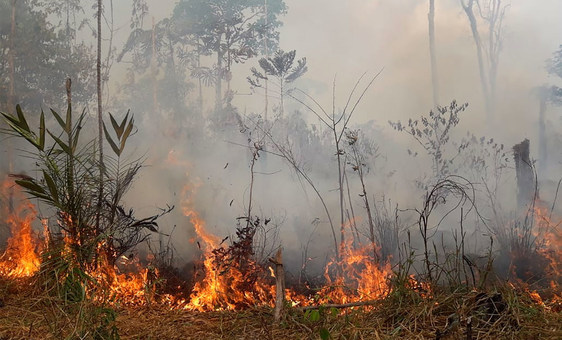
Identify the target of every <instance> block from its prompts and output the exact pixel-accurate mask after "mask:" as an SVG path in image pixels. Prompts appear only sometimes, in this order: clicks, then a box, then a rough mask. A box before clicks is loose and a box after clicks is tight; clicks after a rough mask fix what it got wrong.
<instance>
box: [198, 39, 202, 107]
mask: <svg viewBox="0 0 562 340" xmlns="http://www.w3.org/2000/svg"><path fill="white" fill-rule="evenodd" d="M200 67H201V46H200V45H199V38H197V68H198V69H199V68H200ZM197 80H198V83H199V84H198V85H199V99H198V100H199V110H201V114H203V82H202V80H201V77H197Z"/></svg>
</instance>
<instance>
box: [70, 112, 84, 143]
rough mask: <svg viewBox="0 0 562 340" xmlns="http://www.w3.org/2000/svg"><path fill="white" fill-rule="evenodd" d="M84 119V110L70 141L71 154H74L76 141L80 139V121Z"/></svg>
mask: <svg viewBox="0 0 562 340" xmlns="http://www.w3.org/2000/svg"><path fill="white" fill-rule="evenodd" d="M84 117H86V109H84V110H82V114H81V115H80V118H78V122H77V123H76V129H75V130H74V140H73V141H72V152H73V153H75V152H76V147H77V145H78V140H79V137H80V131H82V121H83V120H84Z"/></svg>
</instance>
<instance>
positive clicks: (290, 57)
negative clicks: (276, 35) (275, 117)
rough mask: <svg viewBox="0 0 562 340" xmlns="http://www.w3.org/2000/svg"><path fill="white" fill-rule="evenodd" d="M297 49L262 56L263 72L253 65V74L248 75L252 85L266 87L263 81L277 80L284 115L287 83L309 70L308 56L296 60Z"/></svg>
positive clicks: (280, 108)
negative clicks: (265, 56) (270, 55)
mask: <svg viewBox="0 0 562 340" xmlns="http://www.w3.org/2000/svg"><path fill="white" fill-rule="evenodd" d="M295 55H296V51H295V50H292V51H289V52H284V51H283V50H278V51H277V52H276V53H275V55H274V56H273V58H271V57H268V58H261V59H260V60H259V64H260V67H261V68H262V70H263V73H262V72H260V71H258V70H257V69H256V68H255V67H252V76H253V78H251V77H248V78H247V79H248V82H249V83H250V85H251V86H252V87H254V88H255V87H265V86H264V85H263V84H262V83H261V81H262V80H263V81H264V82H267V81H268V80H270V77H271V78H274V79H275V80H276V85H277V87H278V91H279V92H278V93H279V100H280V103H279V115H280V116H281V117H282V116H283V112H284V103H283V98H284V96H285V94H286V93H287V91H288V90H289V89H287V88H286V87H287V84H290V83H292V82H294V81H295V80H297V79H298V78H299V77H301V76H302V75H303V74H304V73H305V72H306V71H307V70H308V67H307V66H306V58H302V59H300V60H298V61H297V64H296V65H294V62H295Z"/></svg>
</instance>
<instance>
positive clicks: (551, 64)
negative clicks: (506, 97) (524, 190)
mask: <svg viewBox="0 0 562 340" xmlns="http://www.w3.org/2000/svg"><path fill="white" fill-rule="evenodd" d="M546 71H547V72H548V73H549V74H551V75H554V76H556V77H558V78H562V45H560V48H559V49H558V50H557V51H556V52H554V53H553V55H552V57H551V58H549V59H548V60H547V61H546ZM533 92H534V94H535V96H536V97H537V99H538V100H539V117H538V118H539V122H538V123H539V124H538V134H539V169H541V170H542V171H544V170H545V169H546V166H547V164H548V150H547V140H546V110H547V107H548V104H553V105H557V106H560V105H562V88H560V87H558V86H548V85H543V86H539V87H537V88H535V89H534V91H533Z"/></svg>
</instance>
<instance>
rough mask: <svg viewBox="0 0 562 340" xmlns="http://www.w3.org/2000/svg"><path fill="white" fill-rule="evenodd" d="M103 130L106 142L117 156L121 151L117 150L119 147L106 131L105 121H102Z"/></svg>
mask: <svg viewBox="0 0 562 340" xmlns="http://www.w3.org/2000/svg"><path fill="white" fill-rule="evenodd" d="M103 131H104V132H105V139H107V142H108V143H109V145H110V146H111V148H112V149H113V152H115V154H116V155H117V156H120V155H121V151H120V150H119V148H118V147H117V144H115V142H114V141H113V139H112V138H111V136H110V135H109V132H108V131H107V128H106V127H105V123H103Z"/></svg>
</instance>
